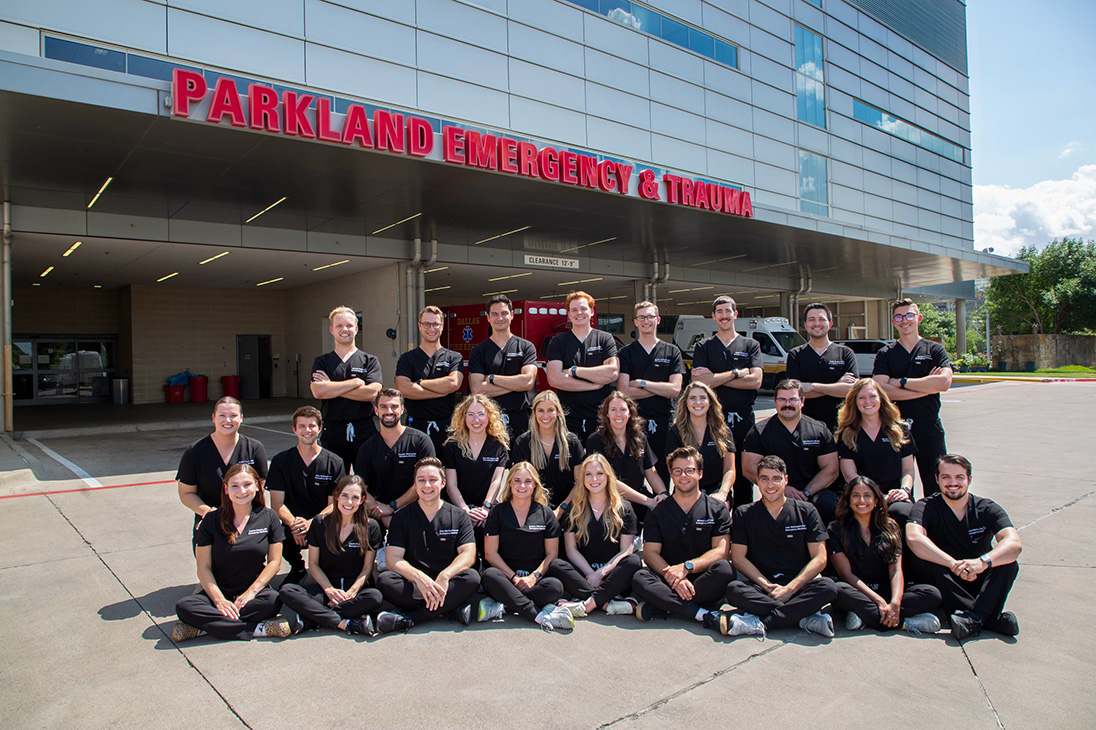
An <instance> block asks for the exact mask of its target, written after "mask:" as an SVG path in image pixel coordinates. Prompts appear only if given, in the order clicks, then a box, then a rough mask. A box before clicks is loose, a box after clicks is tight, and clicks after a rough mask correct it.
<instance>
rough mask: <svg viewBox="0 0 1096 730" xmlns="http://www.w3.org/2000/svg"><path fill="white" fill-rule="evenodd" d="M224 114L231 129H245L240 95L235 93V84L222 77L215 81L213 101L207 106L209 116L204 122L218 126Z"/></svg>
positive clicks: (245, 123)
mask: <svg viewBox="0 0 1096 730" xmlns="http://www.w3.org/2000/svg"><path fill="white" fill-rule="evenodd" d="M225 114H227V115H228V121H229V122H231V124H232V126H233V127H246V126H247V121H246V120H245V119H244V107H243V105H242V104H241V103H240V94H239V92H237V91H236V82H235V81H233V80H232V79H229V78H225V77H224V76H222V77H221V78H219V79H217V85H216V86H215V87H213V101H212V103H210V105H209V115H208V116H206V121H207V122H210V123H212V124H220V122H221V119H223V118H224V116H225Z"/></svg>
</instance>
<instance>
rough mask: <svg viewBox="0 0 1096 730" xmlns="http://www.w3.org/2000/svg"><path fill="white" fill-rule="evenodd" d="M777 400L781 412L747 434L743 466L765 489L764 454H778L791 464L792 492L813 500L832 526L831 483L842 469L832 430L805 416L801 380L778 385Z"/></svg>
mask: <svg viewBox="0 0 1096 730" xmlns="http://www.w3.org/2000/svg"><path fill="white" fill-rule="evenodd" d="M773 400H774V401H775V402H776V415H775V416H771V417H769V418H768V419H767V420H765V421H764V422H763V423H759V424H757V425H756V426H754V427H753V428H751V429H750V432H749V433H748V434H746V441H745V442H744V443H743V445H742V452H743V453H742V468H743V470H744V471H745V472H746V476H747V477H748V478H749V479H750V481H752V482H753V483H754V484H758V486H759V487H760V484H759V482H758V481H757V480H758V465H759V464H760V463H761V458H762V457H764V456H779V457H780V459H781V460H782V461H783V462H784V463H785V464H786V466H787V474H788V481H787V487H786V488H785V491H786V492H787V496H788V497H790V498H791V499H801V500H804V501H810V502H811V503H813V504H814V506H815V507H816V508H817V509H818V512H819V514H821V515H822V520H823V524H829V523H830V522H832V521H833V518H834V516H835V512H834V511H835V509H836V508H837V497H838V495H837V493H836V492H835V491H834V490H833V489H831V487H832V486H833V485H834V482H835V481H836V480H837V477H838V474H839V473H840V469H839V467H838V461H837V444H836V443H834V440H833V434H831V433H830V430H829V429H828V428H826V424H824V423H822V422H821V421H816V420H814V419H813V418H811V417H810V416H805V415H803V386H802V384H801V383H800V382H799V381H798V380H791V379H787V380H781V381H780V382H779V383H777V384H776V393H775V395H774V396H773Z"/></svg>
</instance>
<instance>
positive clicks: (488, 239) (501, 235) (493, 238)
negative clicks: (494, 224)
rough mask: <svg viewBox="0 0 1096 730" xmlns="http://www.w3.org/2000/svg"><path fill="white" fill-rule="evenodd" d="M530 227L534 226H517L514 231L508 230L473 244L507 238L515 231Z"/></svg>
mask: <svg viewBox="0 0 1096 730" xmlns="http://www.w3.org/2000/svg"><path fill="white" fill-rule="evenodd" d="M530 228H532V226H522V227H521V228H515V229H514V230H512V231H507V232H506V233H500V234H498V235H497V236H491V237H490V238H485V239H483V240H482V241H476V242H475V243H473V244H472V245H473V246H478V245H480V244H481V243H487V242H488V241H494V240H495V239H496V238H505V237H506V236H510V235H513V234H515V233H521V232H522V231H527V230H529V229H530Z"/></svg>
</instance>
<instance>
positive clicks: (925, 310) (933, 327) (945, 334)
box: [917, 304, 955, 347]
mask: <svg viewBox="0 0 1096 730" xmlns="http://www.w3.org/2000/svg"><path fill="white" fill-rule="evenodd" d="M918 309H920V310H921V317H922V319H921V324H920V326H918V328H917V331H918V332H919V333H920V335H921V336H922V337H927V338H929V339H930V340H936V339H939V340H940V341H941V342H946V341H947V340H948V338H949V337H950V338H951V342H952V347H955V315H953V314H952V313H950V312H947V311H943V310H941V309H938V308H937V307H936V305H934V304H922V305H920V306H919V307H918Z"/></svg>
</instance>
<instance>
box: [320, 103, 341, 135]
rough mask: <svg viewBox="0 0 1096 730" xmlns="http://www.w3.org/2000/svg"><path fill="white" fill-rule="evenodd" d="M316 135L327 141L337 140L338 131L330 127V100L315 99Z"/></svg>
mask: <svg viewBox="0 0 1096 730" xmlns="http://www.w3.org/2000/svg"><path fill="white" fill-rule="evenodd" d="M316 136H317V137H319V138H320V139H322V140H325V141H327V142H338V141H339V140H340V137H339V133H338V132H336V131H334V130H333V129H331V100H330V99H328V98H325V97H320V98H319V99H316Z"/></svg>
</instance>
